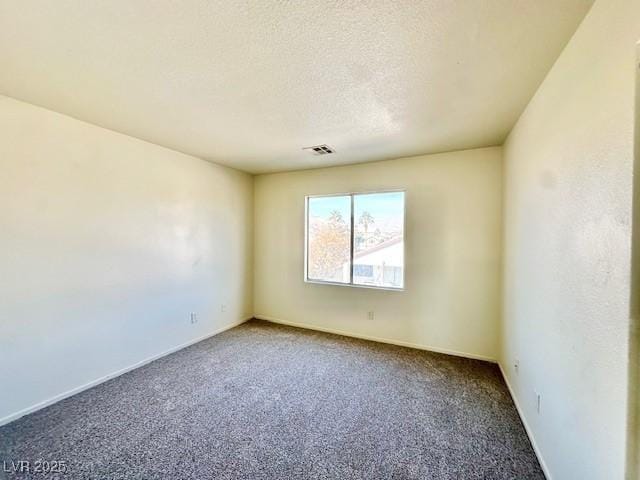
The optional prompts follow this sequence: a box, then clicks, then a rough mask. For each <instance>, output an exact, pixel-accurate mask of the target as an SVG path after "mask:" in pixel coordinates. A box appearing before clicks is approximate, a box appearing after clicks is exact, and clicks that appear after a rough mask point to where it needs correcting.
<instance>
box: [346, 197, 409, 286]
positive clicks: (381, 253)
mask: <svg viewBox="0 0 640 480" xmlns="http://www.w3.org/2000/svg"><path fill="white" fill-rule="evenodd" d="M353 215H354V216H353V221H354V235H353V251H354V254H353V283H354V284H357V285H372V286H376V287H393V288H402V287H403V270H404V192H390V193H371V194H362V195H354V196H353Z"/></svg>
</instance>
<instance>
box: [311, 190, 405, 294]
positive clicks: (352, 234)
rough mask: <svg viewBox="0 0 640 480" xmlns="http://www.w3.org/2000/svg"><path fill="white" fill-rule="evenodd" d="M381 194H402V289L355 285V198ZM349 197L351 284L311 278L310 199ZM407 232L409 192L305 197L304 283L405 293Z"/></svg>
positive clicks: (385, 191)
mask: <svg viewBox="0 0 640 480" xmlns="http://www.w3.org/2000/svg"><path fill="white" fill-rule="evenodd" d="M380 193H402V194H403V200H404V201H403V205H402V287H384V286H379V285H361V284H358V283H353V255H354V245H353V243H354V239H355V232H354V218H353V215H354V214H353V205H354V197H355V196H356V195H371V194H380ZM347 196H348V197H349V198H350V199H351V217H350V240H349V252H350V253H349V283H343V282H331V281H328V280H316V279H312V278H309V276H308V274H307V273H308V266H309V199H311V198H323V197H347ZM406 232H407V191H406V190H404V189H402V188H397V189H385V190H366V191H359V192H346V193H322V194H314V195H305V197H304V272H303V275H304V277H303V279H304V283H310V284H316V285H335V286H338V287H352V288H368V289H373V290H389V291H392V292H403V291H404V290H405V289H406V287H407V286H406V283H405V282H406V273H405V271H406V265H407V262H406V258H407V242H406V241H405V238H406Z"/></svg>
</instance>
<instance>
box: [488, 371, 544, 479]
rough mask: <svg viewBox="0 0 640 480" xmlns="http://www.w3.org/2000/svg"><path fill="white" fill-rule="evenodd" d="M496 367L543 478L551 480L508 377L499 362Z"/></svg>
mask: <svg viewBox="0 0 640 480" xmlns="http://www.w3.org/2000/svg"><path fill="white" fill-rule="evenodd" d="M498 366H499V367H500V373H502V377H503V378H504V383H506V384H507V388H508V389H509V393H510V394H511V398H512V399H513V403H514V404H515V406H516V410H517V411H518V415H520V420H522V424H523V425H524V429H525V431H526V432H527V435H528V437H529V440H530V441H531V446H533V451H534V452H535V454H536V457H538V462H540V466H541V467H542V472H543V473H544V476H545V477H547V480H553V477H552V476H551V472H550V471H549V467H547V464H546V463H545V461H544V458H543V457H542V452H541V451H540V448H538V444H537V443H536V439H535V437H534V436H533V431H532V430H531V427H529V424H528V423H527V419H526V417H525V416H524V411H523V410H522V408H520V403H519V402H518V398H517V397H516V394H515V391H514V390H513V388H511V384H510V383H509V377H507V375H506V374H505V372H504V369H503V368H502V364H500V362H498Z"/></svg>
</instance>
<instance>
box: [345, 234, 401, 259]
mask: <svg viewBox="0 0 640 480" xmlns="http://www.w3.org/2000/svg"><path fill="white" fill-rule="evenodd" d="M398 243H402V237H394V238H392V239H390V240H386V241H384V242H382V243H379V244H377V245H374V246H373V247H369V248H367V249H365V250H361V251H359V252H358V253H355V254H354V255H353V258H354V259H356V258H360V257H365V256H367V255H370V254H372V253H374V252H377V251H379V250H384V249H385V248H389V247H391V246H392V245H396V244H398Z"/></svg>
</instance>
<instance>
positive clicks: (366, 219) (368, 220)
mask: <svg viewBox="0 0 640 480" xmlns="http://www.w3.org/2000/svg"><path fill="white" fill-rule="evenodd" d="M372 223H375V219H374V218H373V216H372V215H371V214H370V213H369V212H367V211H364V212H362V214H361V215H360V219H359V220H358V224H359V225H362V228H364V233H368V231H369V225H371V224H372Z"/></svg>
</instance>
